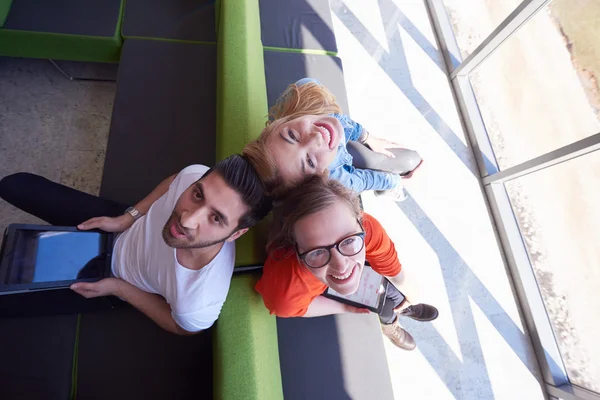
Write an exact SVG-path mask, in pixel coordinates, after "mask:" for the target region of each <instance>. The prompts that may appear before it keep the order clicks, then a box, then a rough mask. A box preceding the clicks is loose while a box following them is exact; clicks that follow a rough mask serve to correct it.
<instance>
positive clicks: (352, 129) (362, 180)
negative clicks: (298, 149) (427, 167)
mask: <svg viewBox="0 0 600 400" xmlns="http://www.w3.org/2000/svg"><path fill="white" fill-rule="evenodd" d="M333 116H334V117H335V118H336V119H337V120H338V121H340V123H341V124H342V127H343V128H344V140H343V141H341V142H340V144H339V146H338V149H337V155H336V156H335V159H334V160H333V161H332V163H331V164H330V165H329V178H330V179H335V180H337V181H339V182H340V183H342V184H343V185H344V186H346V187H347V188H349V189H352V190H354V191H355V192H356V193H361V192H363V191H365V190H388V189H393V188H395V187H396V186H397V185H398V184H400V175H398V174H394V173H391V172H383V171H375V170H372V169H359V168H354V167H353V166H352V156H351V155H350V153H348V150H347V149H346V144H347V143H348V142H349V141H350V140H354V141H358V139H359V138H360V136H361V135H362V133H363V127H362V126H361V125H360V124H359V123H358V122H355V121H353V120H352V119H350V117H348V116H347V115H342V114H333Z"/></svg>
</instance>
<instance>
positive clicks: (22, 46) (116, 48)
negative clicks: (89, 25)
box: [0, 29, 122, 62]
mask: <svg viewBox="0 0 600 400" xmlns="http://www.w3.org/2000/svg"><path fill="white" fill-rule="evenodd" d="M121 44H122V39H121V36H120V35H115V36H114V37H112V38H105V37H95V36H82V35H65V34H59V33H58V34H57V33H46V32H29V31H18V30H12V29H0V56H9V57H30V58H52V59H55V60H72V61H90V62H118V61H119V57H120V55H121Z"/></svg>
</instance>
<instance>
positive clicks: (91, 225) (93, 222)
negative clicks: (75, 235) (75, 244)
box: [77, 214, 135, 232]
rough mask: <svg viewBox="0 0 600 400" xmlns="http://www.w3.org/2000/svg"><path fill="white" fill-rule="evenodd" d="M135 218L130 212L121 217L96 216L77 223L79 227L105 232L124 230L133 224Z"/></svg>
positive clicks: (85, 229) (84, 229)
mask: <svg viewBox="0 0 600 400" xmlns="http://www.w3.org/2000/svg"><path fill="white" fill-rule="evenodd" d="M134 222H135V220H134V219H133V217H132V216H131V215H129V214H123V215H121V216H119V217H115V218H111V217H96V218H92V219H88V220H87V221H85V222H83V223H81V224H79V225H77V229H80V230H82V231H88V230H90V229H101V230H103V231H104V232H124V231H126V230H127V229H129V228H130V227H131V225H133V223H134Z"/></svg>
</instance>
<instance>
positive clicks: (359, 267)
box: [293, 201, 365, 295]
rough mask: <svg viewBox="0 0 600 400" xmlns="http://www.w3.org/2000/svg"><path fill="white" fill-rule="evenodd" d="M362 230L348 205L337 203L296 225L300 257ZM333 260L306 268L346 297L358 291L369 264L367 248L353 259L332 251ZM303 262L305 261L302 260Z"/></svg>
mask: <svg viewBox="0 0 600 400" xmlns="http://www.w3.org/2000/svg"><path fill="white" fill-rule="evenodd" d="M361 231H362V228H361V226H360V224H359V223H358V221H357V220H356V216H355V215H354V214H353V212H352V211H351V210H350V208H348V206H347V205H345V204H343V203H342V202H340V201H336V202H335V203H334V204H333V205H332V206H330V207H328V208H326V209H324V210H322V211H319V212H317V213H314V214H310V215H307V216H306V217H303V218H301V219H299V220H298V221H297V222H296V223H295V224H294V230H293V234H294V239H295V241H296V244H297V247H298V252H299V253H300V254H302V253H304V252H307V251H309V250H312V249H315V248H319V247H324V246H330V245H332V244H334V243H337V242H339V241H340V240H342V239H344V238H346V237H348V236H350V235H353V234H355V233H359V232H361ZM330 251H331V259H330V260H329V263H327V264H326V265H325V266H324V267H321V268H310V267H308V266H306V264H304V266H305V267H306V268H308V270H309V271H310V272H311V273H312V274H313V275H314V276H315V277H316V278H317V279H318V280H320V281H321V282H323V283H324V284H325V285H327V286H329V287H330V288H332V289H333V290H335V291H336V292H338V293H341V294H343V295H347V294H352V293H354V292H356V290H358V286H359V284H360V277H361V275H362V272H363V269H364V265H365V249H364V247H363V249H362V250H361V251H360V252H358V253H357V254H355V255H353V256H344V255H342V254H340V252H339V251H338V250H337V249H335V248H332V249H331V250H330ZM300 262H301V263H302V261H301V260H300Z"/></svg>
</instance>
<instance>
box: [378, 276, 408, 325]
mask: <svg viewBox="0 0 600 400" xmlns="http://www.w3.org/2000/svg"><path fill="white" fill-rule="evenodd" d="M403 301H404V295H403V294H402V293H401V292H400V291H399V290H398V289H396V287H395V286H394V285H392V284H391V283H390V282H388V285H387V290H386V291H385V302H384V303H383V309H382V310H381V312H380V313H379V321H380V322H381V323H382V324H384V325H389V324H391V323H393V322H394V321H395V320H396V314H395V313H394V308H396V307H398V306H399V305H400V304H402V302H403Z"/></svg>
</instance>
